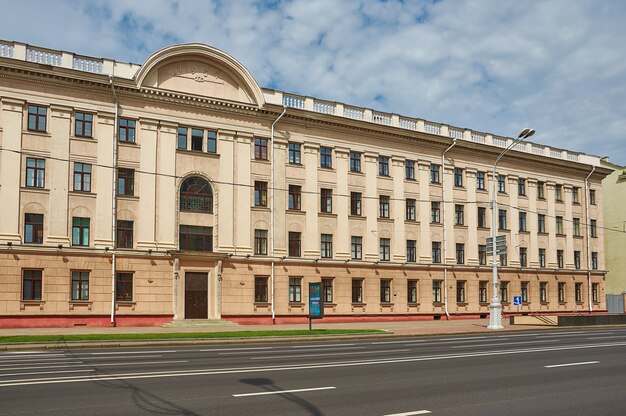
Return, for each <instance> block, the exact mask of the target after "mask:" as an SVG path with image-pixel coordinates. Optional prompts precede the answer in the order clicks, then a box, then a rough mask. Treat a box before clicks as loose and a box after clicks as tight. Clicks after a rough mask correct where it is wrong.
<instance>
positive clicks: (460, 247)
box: [456, 243, 465, 264]
mask: <svg viewBox="0 0 626 416" xmlns="http://www.w3.org/2000/svg"><path fill="white" fill-rule="evenodd" d="M456 264H465V244H464V243H456Z"/></svg>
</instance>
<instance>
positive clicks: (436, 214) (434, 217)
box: [430, 202, 441, 224]
mask: <svg viewBox="0 0 626 416" xmlns="http://www.w3.org/2000/svg"><path fill="white" fill-rule="evenodd" d="M440 220H441V204H440V203H439V202H431V203H430V222H432V223H435V224H439V222H440Z"/></svg>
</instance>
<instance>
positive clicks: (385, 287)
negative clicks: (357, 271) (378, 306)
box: [380, 279, 391, 303]
mask: <svg viewBox="0 0 626 416" xmlns="http://www.w3.org/2000/svg"><path fill="white" fill-rule="evenodd" d="M380 303H391V280H390V279H381V280H380Z"/></svg>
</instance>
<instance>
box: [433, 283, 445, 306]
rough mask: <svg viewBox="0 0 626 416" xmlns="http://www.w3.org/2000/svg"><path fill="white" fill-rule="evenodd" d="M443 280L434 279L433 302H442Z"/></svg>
mask: <svg viewBox="0 0 626 416" xmlns="http://www.w3.org/2000/svg"><path fill="white" fill-rule="evenodd" d="M442 283H443V282H442V281H441V280H433V303H441V286H442Z"/></svg>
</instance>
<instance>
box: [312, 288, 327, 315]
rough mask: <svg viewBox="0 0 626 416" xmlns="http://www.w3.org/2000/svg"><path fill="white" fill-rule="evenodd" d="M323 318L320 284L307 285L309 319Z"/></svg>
mask: <svg viewBox="0 0 626 416" xmlns="http://www.w3.org/2000/svg"><path fill="white" fill-rule="evenodd" d="M323 317H324V303H323V301H322V284H321V283H309V319H316V318H323Z"/></svg>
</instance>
